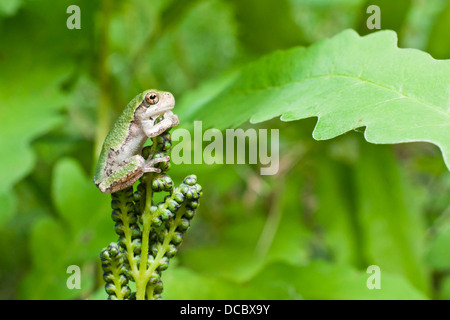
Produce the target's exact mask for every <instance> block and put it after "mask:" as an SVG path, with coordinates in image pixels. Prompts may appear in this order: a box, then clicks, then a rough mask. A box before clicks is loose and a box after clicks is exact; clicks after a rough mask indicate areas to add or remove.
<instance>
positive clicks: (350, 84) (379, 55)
mask: <svg viewBox="0 0 450 320" xmlns="http://www.w3.org/2000/svg"><path fill="white" fill-rule="evenodd" d="M200 90H201V89H200ZM215 91H216V92H217V93H216V94H215V95H214V96H211V97H209V99H206V101H205V100H203V103H200V104H197V105H195V109H196V112H195V113H190V114H189V110H188V108H190V106H188V105H187V104H184V103H183V101H181V103H180V104H179V106H178V110H179V114H180V117H181V122H182V123H183V122H184V123H187V122H192V121H193V120H195V119H201V120H202V121H203V127H204V128H205V127H216V128H219V129H224V128H227V127H230V126H231V127H235V126H238V125H240V124H242V123H243V122H245V121H248V120H250V122H252V123H259V122H262V121H266V120H269V119H272V118H274V117H278V116H281V120H282V121H294V120H299V119H303V118H308V117H317V118H318V122H317V124H316V127H315V129H314V132H313V137H314V138H315V139H317V140H322V139H331V138H334V137H336V136H338V135H341V134H343V133H345V132H347V131H349V130H352V129H356V128H359V127H366V130H365V138H366V140H367V141H369V142H372V143H403V142H413V141H425V142H431V143H434V144H435V145H437V146H439V147H440V148H441V150H442V153H443V156H444V160H445V162H446V164H447V167H449V168H450V139H449V138H448V137H449V136H450V115H449V110H450V60H435V59H433V58H432V57H431V56H430V55H428V54H427V53H425V52H422V51H419V50H415V49H400V48H398V47H397V36H396V33H395V32H393V31H388V30H387V31H379V32H375V33H372V34H370V35H367V36H364V37H360V36H359V35H358V34H357V33H356V32H355V31H353V30H346V31H343V32H341V33H340V34H338V35H336V36H335V37H333V38H330V39H326V40H323V41H320V42H317V43H316V44H314V45H312V46H311V47H309V48H303V47H297V48H293V49H290V50H286V51H278V52H275V53H273V54H271V55H268V56H266V57H264V58H262V59H260V60H258V61H256V62H254V63H251V64H249V65H248V66H246V67H245V68H243V69H242V70H241V71H240V72H239V73H238V74H237V75H236V76H234V77H233V78H232V79H229V80H228V81H226V82H224V81H222V82H219V89H216V90H215ZM195 97H198V99H201V98H202V97H200V96H196V94H195V93H192V94H190V95H189V96H187V98H185V101H192V100H194V99H195ZM185 115H187V116H185Z"/></svg>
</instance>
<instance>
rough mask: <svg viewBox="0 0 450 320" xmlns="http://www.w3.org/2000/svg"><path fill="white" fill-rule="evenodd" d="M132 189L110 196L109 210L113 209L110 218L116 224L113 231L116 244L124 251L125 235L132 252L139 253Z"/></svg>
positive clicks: (139, 236) (139, 234)
mask: <svg viewBox="0 0 450 320" xmlns="http://www.w3.org/2000/svg"><path fill="white" fill-rule="evenodd" d="M133 197H134V195H133V187H129V188H126V189H124V190H121V191H119V192H116V193H113V194H112V195H111V198H112V200H111V208H112V209H113V211H112V214H111V218H112V219H113V221H114V222H115V223H116V224H115V225H114V231H115V232H116V233H117V234H118V235H119V240H118V243H119V245H120V246H121V247H122V248H123V249H124V250H126V249H127V248H126V241H127V239H126V236H125V233H127V234H128V235H129V236H130V238H131V241H132V248H131V250H133V252H135V253H139V252H140V250H141V229H140V227H139V225H138V221H137V218H138V217H137V214H136V204H135V202H134V201H133Z"/></svg>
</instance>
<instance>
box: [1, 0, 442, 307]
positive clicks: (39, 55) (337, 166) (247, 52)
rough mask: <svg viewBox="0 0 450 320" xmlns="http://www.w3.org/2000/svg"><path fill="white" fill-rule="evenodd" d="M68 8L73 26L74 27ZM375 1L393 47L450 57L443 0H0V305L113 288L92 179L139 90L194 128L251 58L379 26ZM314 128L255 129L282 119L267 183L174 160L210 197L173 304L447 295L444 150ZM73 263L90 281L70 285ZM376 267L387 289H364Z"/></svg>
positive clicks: (109, 225) (191, 235)
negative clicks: (106, 284) (170, 96)
mask: <svg viewBox="0 0 450 320" xmlns="http://www.w3.org/2000/svg"><path fill="white" fill-rule="evenodd" d="M72 4H77V5H78V6H79V7H80V9H81V29H80V30H69V29H68V28H67V27H66V20H67V18H68V17H69V14H68V13H66V9H67V7H68V6H69V5H72ZM370 4H378V5H379V6H380V8H381V17H382V22H381V27H382V29H392V30H394V31H396V32H397V34H398V37H399V46H400V47H415V48H418V49H421V50H425V51H427V52H428V53H430V54H431V55H432V56H433V57H434V58H439V59H448V58H449V56H450V52H449V50H450V43H449V42H450V40H449V39H450V37H449V21H450V19H449V16H450V2H448V1H445V0H432V1H419V0H414V1H413V0H402V1H387V0H386V1H363V0H335V1H332V0H320V1H313V0H283V1H279V0H267V1H264V2H262V1H255V0H243V1H238V0H230V1H226V0H196V1H194V0H186V1H176V0H171V1H170V0H159V1H158V0H154V1H146V0H128V1H112V0H102V1H88V0H79V1H76V3H73V1H67V0H60V1H49V0H36V1H27V0H15V1H11V0H0V35H1V36H0V75H1V78H0V79H1V86H0V147H1V148H2V152H1V154H2V156H1V158H0V181H1V183H0V229H1V230H0V298H3V299H15V298H20V299H80V298H81V299H85V298H88V299H104V298H106V294H105V293H104V292H103V283H102V280H101V274H100V265H99V259H98V255H99V253H100V250H101V248H103V247H104V246H106V245H107V244H108V243H109V242H110V241H111V239H115V236H114V230H113V222H112V220H111V219H110V211H111V209H110V207H109V201H110V198H109V196H107V195H103V194H101V193H100V192H99V191H98V190H97V189H96V188H95V186H94V184H93V183H92V178H91V176H92V173H93V168H94V166H95V161H96V157H97V154H98V150H99V148H100V147H101V144H102V142H103V139H104V137H105V135H106V134H107V132H108V130H109V128H110V126H111V124H112V122H113V121H114V119H115V118H116V117H117V116H118V114H119V113H120V112H121V110H122V109H123V107H124V106H125V105H126V104H127V102H128V101H129V100H130V99H131V98H132V97H134V96H135V95H136V94H137V93H138V92H140V91H143V90H145V89H148V88H159V89H162V90H169V91H171V92H173V93H174V95H175V97H176V98H177V100H178V98H180V99H179V100H180V102H181V103H182V104H183V105H184V106H187V108H188V109H185V110H183V116H184V117H185V118H184V119H185V121H187V120H186V119H189V121H190V120H193V119H195V120H201V118H198V117H197V113H196V112H197V110H198V108H199V105H201V104H202V103H203V102H202V101H201V100H204V101H207V100H208V99H209V98H210V97H212V96H214V95H215V94H216V93H217V92H219V91H221V90H222V88H223V87H224V86H226V85H227V84H229V83H230V82H232V81H234V79H235V76H236V72H237V70H240V68H241V67H242V66H243V65H245V64H246V63H248V62H250V61H254V60H255V59H257V58H259V57H262V56H263V55H265V54H269V53H271V52H274V51H276V50H280V49H288V48H291V47H293V46H309V45H311V44H313V43H315V42H317V41H319V40H322V39H324V38H326V37H331V36H333V35H335V34H337V33H339V32H341V31H342V30H344V29H347V28H352V29H354V30H356V31H357V32H358V33H360V34H367V33H370V32H371V31H370V30H368V29H367V27H366V23H365V22H366V19H367V17H368V15H367V14H366V8H367V7H368V6H369V5H370ZM193 90H195V94H194V95H192V91H193ZM192 99H194V100H192ZM199 100H200V101H199ZM190 105H192V107H191V109H189V106H190ZM175 112H176V108H175ZM202 112H203V115H205V113H204V110H203V111H202ZM225 112H226V110H225ZM227 116H232V114H227ZM180 120H181V123H182V125H185V126H188V125H189V124H188V123H183V118H181V119H180ZM315 123H316V120H315V119H306V120H301V121H293V122H289V123H284V122H280V121H279V119H273V120H270V121H266V122H264V123H260V124H257V125H251V127H255V128H279V129H280V156H281V170H280V172H279V173H278V174H277V175H275V176H260V175H259V168H258V167H257V166H256V165H213V166H209V165H178V166H175V165H174V166H173V167H172V169H171V171H170V174H171V176H172V178H173V179H174V181H181V180H182V178H183V177H184V176H186V175H187V174H191V173H195V174H196V175H197V176H198V181H199V183H200V184H201V185H202V186H203V190H204V198H203V199H202V205H201V207H200V208H199V212H198V215H197V217H196V219H195V220H194V223H193V224H192V227H191V229H190V230H189V232H188V234H187V235H186V238H185V241H184V244H183V246H182V247H181V250H180V252H179V254H178V255H177V257H176V258H175V260H174V261H173V262H172V266H171V267H170V268H169V269H168V270H167V271H166V273H165V274H164V276H163V280H164V283H165V286H166V287H165V291H164V293H163V297H165V298H167V299H216V298H217V299H266V298H268V299H372V298H374V299H377V298H381V299H421V298H432V299H449V298H450V277H449V276H450V273H449V271H450V236H449V235H450V233H449V230H450V197H449V194H450V193H449V192H450V175H449V172H448V169H447V168H446V166H445V164H444V161H443V160H442V156H441V153H440V151H439V149H438V148H437V147H435V146H434V145H431V144H427V143H411V144H400V145H395V146H394V145H373V144H369V143H367V142H366V141H365V139H364V137H363V135H362V134H361V132H359V131H354V132H350V133H347V134H344V135H342V136H339V137H337V138H335V139H333V140H329V141H315V140H314V139H313V138H312V137H311V132H312V131H313V129H314V126H315ZM243 127H244V128H246V127H250V125H249V124H248V123H246V124H244V125H243ZM72 264H76V265H79V266H80V267H81V269H82V278H81V279H82V286H81V289H80V290H69V289H67V287H66V279H67V277H68V276H69V275H68V274H67V273H66V269H67V267H68V266H69V265H72ZM372 264H375V265H378V266H379V267H380V268H381V272H382V273H381V279H382V280H381V281H382V287H381V289H380V290H369V289H367V287H366V280H367V278H368V276H369V274H367V273H366V268H367V267H368V266H369V265H372ZM192 288H195V290H193V289H192Z"/></svg>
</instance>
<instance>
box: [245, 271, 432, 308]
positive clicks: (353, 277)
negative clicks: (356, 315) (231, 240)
mask: <svg viewBox="0 0 450 320" xmlns="http://www.w3.org/2000/svg"><path fill="white" fill-rule="evenodd" d="M372 274H373V273H366V272H365V271H358V270H355V269H353V268H352V267H348V266H341V265H333V264H329V263H325V262H314V263H311V264H310V265H307V266H300V267H299V266H292V265H288V264H284V263H274V264H271V265H269V266H268V267H267V268H265V269H264V270H263V271H261V272H260V273H259V274H258V275H257V276H255V277H254V278H253V279H252V280H251V281H250V282H249V284H248V285H249V286H252V285H255V284H258V283H266V285H267V286H269V287H272V288H274V289H277V290H281V289H284V290H285V291H286V292H290V295H291V299H299V298H300V299H307V300H309V299H320V300H329V299H332V300H334V299H339V300H349V299H351V300H353V299H356V300H366V299H412V300H416V299H426V298H427V297H426V296H425V295H424V294H423V293H422V292H420V291H418V290H417V289H415V288H414V287H413V286H412V285H411V284H410V283H409V282H408V281H406V280H405V279H404V278H402V277H399V276H395V275H392V274H390V273H388V272H386V271H383V269H381V270H380V284H381V288H380V289H372V290H370V289H368V287H367V280H368V278H369V277H370V276H371V275H372Z"/></svg>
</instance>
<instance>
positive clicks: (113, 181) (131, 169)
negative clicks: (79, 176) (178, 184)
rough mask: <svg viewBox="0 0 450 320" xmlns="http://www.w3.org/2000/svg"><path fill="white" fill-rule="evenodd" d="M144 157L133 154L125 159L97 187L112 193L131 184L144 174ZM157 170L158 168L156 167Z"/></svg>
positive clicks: (104, 191)
mask: <svg viewBox="0 0 450 320" xmlns="http://www.w3.org/2000/svg"><path fill="white" fill-rule="evenodd" d="M144 166H145V159H144V158H143V157H142V156H141V155H135V156H133V157H131V158H130V159H127V160H125V161H124V162H123V163H122V164H121V165H119V166H118V168H117V170H115V172H114V173H112V174H111V175H110V176H108V178H106V179H105V180H104V181H102V182H101V183H100V184H99V185H98V187H99V189H100V191H101V192H103V193H114V192H117V191H120V190H123V189H125V188H128V187H130V186H132V185H133V184H134V183H135V182H136V181H137V180H138V179H139V178H140V177H142V175H143V174H144ZM158 170H159V169H158Z"/></svg>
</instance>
